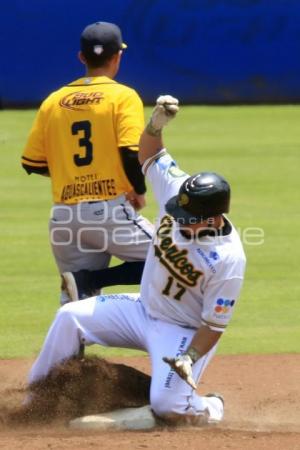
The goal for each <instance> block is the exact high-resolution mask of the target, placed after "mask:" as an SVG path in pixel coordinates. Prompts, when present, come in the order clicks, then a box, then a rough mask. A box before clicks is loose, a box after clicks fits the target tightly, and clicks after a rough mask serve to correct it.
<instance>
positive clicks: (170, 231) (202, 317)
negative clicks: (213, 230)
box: [141, 150, 246, 331]
mask: <svg viewBox="0 0 300 450" xmlns="http://www.w3.org/2000/svg"><path fill="white" fill-rule="evenodd" d="M143 172H144V173H145V175H147V178H148V179H149V181H150V182H151V184H152V188H153V191H154V194H155V197H156V200H157V202H158V204H159V206H160V214H159V223H158V226H157V228H156V231H155V233H154V236H153V239H152V245H150V248H149V250H148V255H147V260H146V264H145V269H144V273H143V278H142V284H141V301H142V302H143V304H144V307H145V309H146V311H147V312H148V314H149V315H150V316H151V317H153V318H156V319H161V320H164V321H167V322H171V323H176V324H178V325H180V326H185V327H192V328H196V329H197V328H199V327H200V326H201V325H202V324H206V325H208V326H209V327H210V328H211V329H213V330H216V331H224V329H225V328H226V326H227V324H228V322H229V320H230V318H231V316H232V313H233V310H234V306H235V304H236V301H237V299H238V297H239V294H240V290H241V287H242V283H243V277H244V271H245V265H246V257H245V254H244V251H243V247H242V243H241V241H240V237H239V235H238V233H237V231H236V230H235V228H234V227H233V225H232V224H231V223H230V222H229V221H228V219H227V218H225V221H226V224H227V229H228V233H227V234H226V235H220V236H214V237H212V236H204V237H201V238H195V239H187V238H186V237H184V236H183V235H182V233H181V230H180V225H179V224H178V223H177V222H176V221H175V219H173V217H171V216H170V215H168V214H167V213H166V211H165V204H166V202H167V201H168V200H169V198H171V197H173V196H174V195H177V194H178V191H179V188H180V186H181V185H182V183H183V181H184V180H185V179H186V178H188V177H189V175H187V174H186V173H184V172H182V171H181V170H180V169H179V168H178V167H177V165H176V163H175V161H174V160H173V159H172V157H171V156H170V155H169V154H168V153H167V152H166V150H162V151H161V152H160V153H159V154H158V155H155V157H153V158H149V159H148V160H147V161H146V162H145V163H144V165H143Z"/></svg>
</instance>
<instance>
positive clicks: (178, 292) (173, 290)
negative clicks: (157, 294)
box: [162, 277, 186, 301]
mask: <svg viewBox="0 0 300 450" xmlns="http://www.w3.org/2000/svg"><path fill="white" fill-rule="evenodd" d="M174 282H175V280H174V278H173V277H168V282H167V284H166V286H165V288H164V290H163V291H162V294H164V295H167V296H170V297H173V298H174V299H175V300H178V301H179V300H181V297H182V296H183V294H184V293H185V291H186V288H185V287H184V286H182V284H180V283H176V284H175V283H174ZM174 284H175V286H174Z"/></svg>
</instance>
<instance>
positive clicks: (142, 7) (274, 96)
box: [0, 0, 300, 106]
mask: <svg viewBox="0 0 300 450" xmlns="http://www.w3.org/2000/svg"><path fill="white" fill-rule="evenodd" d="M96 20H106V21H111V22H116V23H118V24H119V25H120V27H121V28H122V31H123V37H124V41H125V42H126V43H127V44H128V50H126V52H125V53H124V57H123V64H122V67H121V70H120V73H119V75H118V80H119V81H121V82H124V83H127V84H129V85H132V86H133V87H135V88H136V89H137V90H138V91H139V93H140V94H141V96H142V97H143V99H144V101H146V102H151V103H153V102H154V100H155V98H156V97H157V95H159V94H161V93H172V94H173V95H175V96H177V97H179V98H180V100H181V101H182V102H186V103H203V102H205V103H235V102H296V101H300V1H299V0H223V1H222V0H97V1H95V0H80V1H78V0H5V2H1V11H0V48H1V61H0V101H1V103H2V105H3V106H8V105H14V104H25V105H29V104H33V103H39V102H40V101H41V100H42V99H43V98H44V97H45V96H46V95H48V94H49V93H50V92H51V91H52V90H54V89H56V88H58V87H59V86H60V85H62V84H65V83H67V82H69V81H72V80H73V79H76V78H78V77H79V76H81V74H82V73H83V67H82V66H81V64H80V63H79V62H78V61H77V58H76V53H77V51H78V47H79V35H80V33H81V31H82V29H83V28H84V27H85V26H86V25H87V24H89V23H92V22H95V21H96Z"/></svg>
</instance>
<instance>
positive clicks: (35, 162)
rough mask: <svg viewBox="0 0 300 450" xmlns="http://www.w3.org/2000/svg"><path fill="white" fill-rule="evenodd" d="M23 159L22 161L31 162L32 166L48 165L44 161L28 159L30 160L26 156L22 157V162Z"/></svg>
mask: <svg viewBox="0 0 300 450" xmlns="http://www.w3.org/2000/svg"><path fill="white" fill-rule="evenodd" d="M23 159H24V161H29V162H32V163H34V164H44V165H46V166H47V165H48V163H47V161H45V160H39V159H30V158H26V156H22V160H23Z"/></svg>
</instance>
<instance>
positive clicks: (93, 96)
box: [59, 91, 104, 111]
mask: <svg viewBox="0 0 300 450" xmlns="http://www.w3.org/2000/svg"><path fill="white" fill-rule="evenodd" d="M103 99H104V94H103V93H102V92H81V91H78V92H72V93H71V94H68V95H65V97H63V98H62V99H61V100H60V102H59V105H60V106H61V107H62V108H66V109H71V110H72V111H87V110H88V109H89V108H88V107H89V106H91V105H99V103H100V102H101V101H102V100H103Z"/></svg>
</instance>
